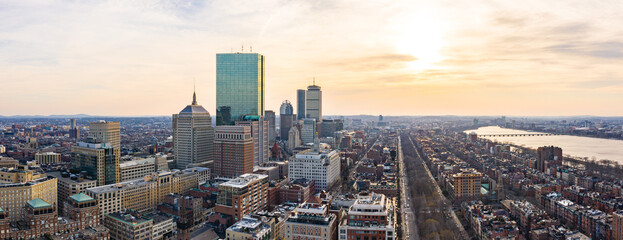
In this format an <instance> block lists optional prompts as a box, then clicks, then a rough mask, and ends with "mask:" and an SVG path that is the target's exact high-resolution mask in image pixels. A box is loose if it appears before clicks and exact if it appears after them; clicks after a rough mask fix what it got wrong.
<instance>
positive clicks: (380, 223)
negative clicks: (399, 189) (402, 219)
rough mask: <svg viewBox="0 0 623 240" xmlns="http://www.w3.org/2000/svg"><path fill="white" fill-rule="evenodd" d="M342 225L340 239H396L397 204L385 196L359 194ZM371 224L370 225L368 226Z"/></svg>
mask: <svg viewBox="0 0 623 240" xmlns="http://www.w3.org/2000/svg"><path fill="white" fill-rule="evenodd" d="M346 214H347V216H345V217H344V219H346V220H344V221H342V222H341V223H340V226H339V227H338V229H339V231H338V232H339V239H396V227H397V225H396V220H397V217H398V216H400V215H399V214H397V212H396V203H395V202H394V201H393V200H392V199H390V198H388V197H385V195H383V194H376V193H359V195H358V196H357V199H356V200H355V203H354V204H353V205H352V206H350V207H349V208H348V211H347V212H346ZM368 223H370V224H368Z"/></svg>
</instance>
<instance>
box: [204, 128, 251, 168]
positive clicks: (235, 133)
mask: <svg viewBox="0 0 623 240" xmlns="http://www.w3.org/2000/svg"><path fill="white" fill-rule="evenodd" d="M253 151H254V147H253V137H252V134H251V127H250V126H217V127H216V129H215V137H214V167H213V168H212V172H213V174H214V176H218V177H228V178H234V177H237V176H240V175H242V174H245V173H251V172H253Z"/></svg>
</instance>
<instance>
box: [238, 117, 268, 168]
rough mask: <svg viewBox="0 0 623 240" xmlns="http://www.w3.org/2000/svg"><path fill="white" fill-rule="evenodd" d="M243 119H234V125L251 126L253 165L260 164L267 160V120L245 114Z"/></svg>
mask: <svg viewBox="0 0 623 240" xmlns="http://www.w3.org/2000/svg"><path fill="white" fill-rule="evenodd" d="M243 119H244V120H243V121H236V126H249V127H251V136H252V137H253V166H262V164H263V163H264V162H268V148H269V146H270V145H268V144H269V141H268V131H269V130H268V129H269V124H270V123H269V122H268V121H266V120H264V118H263V117H262V116H249V115H247V116H245V117H244V118H243Z"/></svg>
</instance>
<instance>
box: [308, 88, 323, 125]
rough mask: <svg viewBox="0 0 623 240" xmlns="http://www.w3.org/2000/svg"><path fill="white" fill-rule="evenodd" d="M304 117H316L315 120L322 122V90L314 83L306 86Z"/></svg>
mask: <svg viewBox="0 0 623 240" xmlns="http://www.w3.org/2000/svg"><path fill="white" fill-rule="evenodd" d="M305 117H306V118H313V119H316V122H322V90H320V86H317V85H316V84H314V85H311V86H308V87H307V94H306V95H305Z"/></svg>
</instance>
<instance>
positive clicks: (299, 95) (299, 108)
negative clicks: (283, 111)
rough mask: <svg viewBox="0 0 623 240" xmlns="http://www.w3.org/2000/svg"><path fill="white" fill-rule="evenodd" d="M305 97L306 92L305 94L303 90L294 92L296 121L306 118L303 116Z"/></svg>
mask: <svg viewBox="0 0 623 240" xmlns="http://www.w3.org/2000/svg"><path fill="white" fill-rule="evenodd" d="M306 95H307V92H305V89H298V90H296V120H302V119H303V118H305V116H307V115H306V114H305V111H306V109H305V102H306V99H307V96H306Z"/></svg>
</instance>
